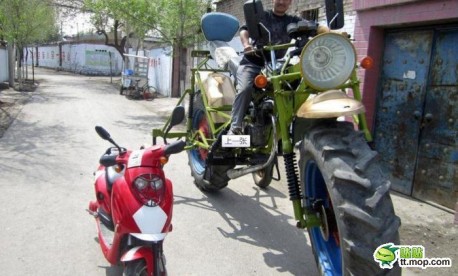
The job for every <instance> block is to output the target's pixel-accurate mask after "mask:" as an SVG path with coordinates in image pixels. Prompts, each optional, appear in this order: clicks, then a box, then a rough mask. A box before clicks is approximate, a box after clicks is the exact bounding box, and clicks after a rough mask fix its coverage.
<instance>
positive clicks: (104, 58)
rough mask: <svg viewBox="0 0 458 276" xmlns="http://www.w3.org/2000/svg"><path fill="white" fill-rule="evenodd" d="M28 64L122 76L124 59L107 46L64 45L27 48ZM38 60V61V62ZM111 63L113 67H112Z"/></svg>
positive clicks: (81, 72) (87, 73) (92, 73)
mask: <svg viewBox="0 0 458 276" xmlns="http://www.w3.org/2000/svg"><path fill="white" fill-rule="evenodd" d="M27 51H28V52H29V54H28V56H27V59H26V63H27V64H32V55H31V54H30V53H31V52H33V57H34V61H35V65H38V66H42V67H47V68H56V69H62V70H65V71H70V72H75V73H79V74H84V75H99V76H100V75H102V76H108V75H110V74H113V75H119V74H121V67H122V58H121V55H120V54H119V52H118V51H117V50H116V49H115V48H113V47H111V46H107V45H99V44H63V45H60V46H59V45H49V46H38V47H31V48H27ZM37 59H38V60H37ZM110 62H111V67H110Z"/></svg>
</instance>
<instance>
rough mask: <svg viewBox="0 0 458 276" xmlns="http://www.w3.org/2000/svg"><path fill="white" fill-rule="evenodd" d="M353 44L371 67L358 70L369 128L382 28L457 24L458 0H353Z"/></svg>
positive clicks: (382, 40) (372, 118) (377, 76)
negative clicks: (366, 58)
mask: <svg viewBox="0 0 458 276" xmlns="http://www.w3.org/2000/svg"><path fill="white" fill-rule="evenodd" d="M354 8H355V10H356V12H357V16H356V22H355V33H354V38H355V42H354V44H355V46H356V50H357V53H358V56H359V59H360V58H362V57H363V56H366V55H369V56H371V57H372V58H373V59H374V68H373V69H371V70H368V71H360V74H359V76H360V78H361V80H363V84H362V91H363V94H364V97H363V102H364V104H365V106H366V110H367V118H368V123H369V127H371V128H372V124H373V120H374V118H375V105H376V97H377V89H378V88H377V85H378V82H379V77H380V74H381V71H380V68H381V59H382V55H383V50H384V47H383V45H384V34H385V29H387V28H390V29H393V28H405V27H408V26H422V25H423V26H428V25H434V24H439V23H450V22H456V23H458V0H364V1H363V0H354Z"/></svg>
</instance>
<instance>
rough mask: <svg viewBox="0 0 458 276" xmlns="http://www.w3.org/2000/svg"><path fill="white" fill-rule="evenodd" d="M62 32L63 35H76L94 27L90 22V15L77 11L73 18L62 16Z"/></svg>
mask: <svg viewBox="0 0 458 276" xmlns="http://www.w3.org/2000/svg"><path fill="white" fill-rule="evenodd" d="M61 24H62V33H63V35H64V36H65V35H69V36H72V35H76V34H77V33H78V32H82V31H84V32H88V31H91V29H92V30H93V29H94V27H93V26H92V24H91V22H90V16H89V14H87V13H78V14H77V15H76V16H75V17H73V18H62V19H61Z"/></svg>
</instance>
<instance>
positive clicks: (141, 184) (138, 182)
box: [134, 177, 149, 191]
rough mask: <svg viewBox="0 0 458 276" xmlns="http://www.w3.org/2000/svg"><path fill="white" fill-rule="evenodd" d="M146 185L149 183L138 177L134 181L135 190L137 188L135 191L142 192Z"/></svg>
mask: <svg viewBox="0 0 458 276" xmlns="http://www.w3.org/2000/svg"><path fill="white" fill-rule="evenodd" d="M148 184H149V181H148V180H147V179H145V178H142V177H138V178H137V179H135V181H134V185H135V188H137V190H139V191H142V190H144V189H145V188H146V187H147V186H148Z"/></svg>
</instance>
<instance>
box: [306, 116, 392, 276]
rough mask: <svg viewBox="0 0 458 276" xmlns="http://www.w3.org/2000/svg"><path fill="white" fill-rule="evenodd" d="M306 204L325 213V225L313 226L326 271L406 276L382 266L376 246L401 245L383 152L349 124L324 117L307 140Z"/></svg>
mask: <svg viewBox="0 0 458 276" xmlns="http://www.w3.org/2000/svg"><path fill="white" fill-rule="evenodd" d="M299 165H300V173H301V180H302V183H301V184H302V189H303V193H304V201H303V203H304V205H305V206H306V207H307V208H309V209H312V210H314V211H315V212H317V213H319V214H320V218H321V220H322V223H321V225H320V227H312V228H309V229H308V232H309V237H310V240H311V243H312V250H313V253H314V255H315V260H316V263H317V265H318V268H319V269H318V270H319V271H320V272H321V273H322V274H323V275H385V274H388V275H400V273H401V269H400V268H399V267H398V266H395V267H394V268H393V269H391V270H390V269H381V268H380V267H379V265H378V263H377V262H375V261H374V259H373V253H374V251H375V250H376V248H377V247H378V246H380V245H382V244H385V243H388V242H392V243H394V244H395V245H396V244H399V233H398V228H399V226H400V219H399V218H398V217H397V216H396V215H395V213H394V209H393V204H392V201H391V197H390V194H389V187H390V184H391V183H390V181H389V180H388V179H387V177H386V176H385V174H383V172H382V170H381V168H380V165H379V162H378V157H377V153H376V152H375V151H372V150H371V149H370V148H369V146H368V145H367V143H366V141H365V139H364V137H363V135H362V134H361V133H358V132H356V131H354V129H353V125H352V124H350V123H347V122H336V121H322V122H321V123H320V124H317V125H316V126H315V127H312V129H311V130H310V131H308V132H307V134H306V135H305V138H304V140H303V142H302V144H301V158H300V164H299Z"/></svg>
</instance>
